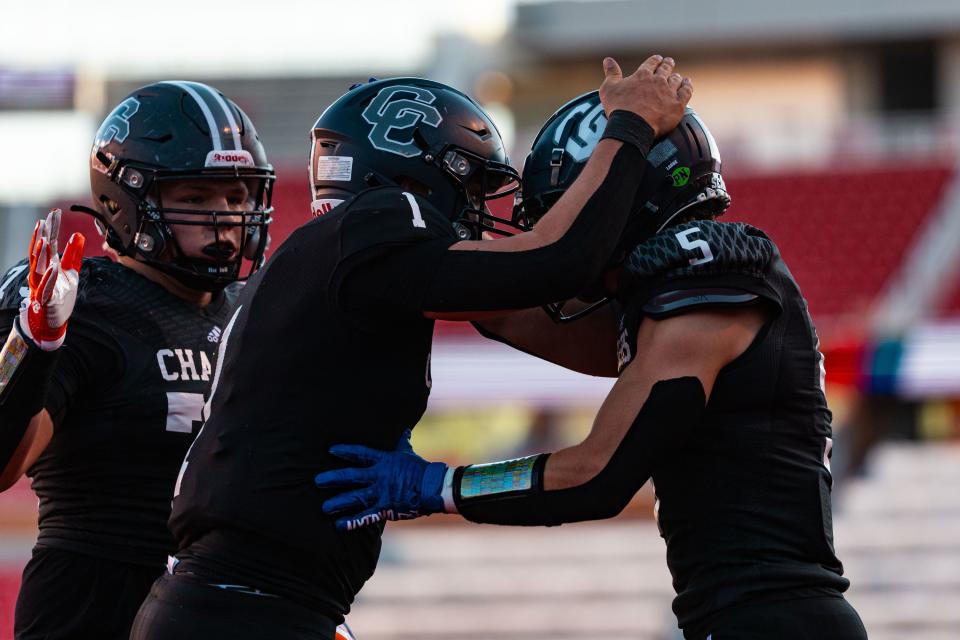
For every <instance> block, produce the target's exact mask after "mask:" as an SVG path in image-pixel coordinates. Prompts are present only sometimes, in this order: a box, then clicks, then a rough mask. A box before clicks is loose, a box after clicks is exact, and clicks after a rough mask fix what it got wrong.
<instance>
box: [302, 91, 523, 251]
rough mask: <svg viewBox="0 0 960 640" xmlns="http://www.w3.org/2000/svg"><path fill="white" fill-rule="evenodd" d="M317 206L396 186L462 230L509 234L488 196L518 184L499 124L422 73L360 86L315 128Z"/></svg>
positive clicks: (473, 235)
mask: <svg viewBox="0 0 960 640" xmlns="http://www.w3.org/2000/svg"><path fill="white" fill-rule="evenodd" d="M311 143H312V146H311V152H310V167H309V169H310V188H311V192H312V194H313V204H312V209H313V212H314V214H315V215H322V214H324V213H326V212H327V211H329V210H330V209H332V208H333V207H335V206H336V205H338V204H340V203H341V202H343V201H344V200H346V199H348V198H350V197H351V196H353V195H355V194H357V193H359V192H360V191H363V190H364V189H367V188H370V187H375V186H381V185H395V186H400V187H402V188H404V189H407V190H409V191H413V192H416V193H418V194H419V195H421V196H423V197H424V198H425V199H426V200H428V201H429V202H430V203H431V204H433V206H435V207H436V208H437V210H439V211H440V212H441V213H443V214H445V215H447V216H449V219H450V222H451V224H452V225H453V227H454V229H455V231H456V233H457V235H458V236H459V237H460V238H461V239H463V240H466V239H479V238H480V235H481V233H482V232H483V231H495V232H500V233H505V234H506V233H508V232H506V231H504V230H502V227H501V226H495V225H497V223H505V224H506V225H507V226H513V224H512V222H511V221H510V220H506V221H505V220H502V219H500V218H497V217H494V216H493V215H491V214H490V212H489V211H488V210H487V207H486V202H487V201H489V200H492V199H495V198H500V197H504V196H508V195H511V194H513V193H514V192H515V191H517V190H518V189H519V187H520V175H519V174H518V173H517V171H516V170H515V169H514V168H513V167H511V166H510V163H509V160H508V158H507V154H506V152H505V150H504V146H503V140H502V139H501V138H500V133H499V132H498V131H497V127H496V125H494V123H493V121H492V120H491V119H490V117H489V116H488V115H487V114H486V113H485V112H484V110H483V109H482V108H481V107H480V105H478V104H477V103H476V102H474V101H473V99H471V98H470V97H468V96H466V95H465V94H463V93H461V92H460V91H457V90H456V89H454V88H453V87H450V86H448V85H445V84H442V83H440V82H434V81H432V80H425V79H422V78H387V79H383V80H373V81H371V82H369V83H366V84H361V85H355V86H354V87H353V88H351V89H350V90H349V91H347V93H345V94H344V95H343V96H341V97H340V98H339V99H337V101H336V102H334V103H333V104H331V105H330V106H329V107H327V109H326V110H325V111H324V112H323V114H321V115H320V117H319V118H318V119H317V122H316V124H315V125H314V126H313V132H312V134H311Z"/></svg>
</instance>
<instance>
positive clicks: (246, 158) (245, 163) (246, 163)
mask: <svg viewBox="0 0 960 640" xmlns="http://www.w3.org/2000/svg"><path fill="white" fill-rule="evenodd" d="M203 166H205V167H254V166H256V163H255V162H254V161H253V156H252V155H251V154H250V152H249V151H244V150H242V149H241V150H240V151H216V150H214V151H211V152H210V153H208V154H207V160H206V162H205V163H204V165H203Z"/></svg>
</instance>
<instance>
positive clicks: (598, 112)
mask: <svg viewBox="0 0 960 640" xmlns="http://www.w3.org/2000/svg"><path fill="white" fill-rule="evenodd" d="M585 111H586V115H584V116H583V117H582V118H581V119H580V123H579V125H578V126H577V130H576V132H572V133H571V134H570V137H569V138H567V144H566V147H565V149H564V151H566V152H567V153H569V154H570V157H571V158H573V160H574V161H575V162H583V161H584V160H586V159H587V158H589V157H590V154H591V153H593V149H594V147H596V146H597V143H598V142H600V136H601V135H603V130H604V129H605V128H606V126H607V116H606V115H605V114H604V113H603V105H602V104H597V105H596V106H594V107H593V108H592V109H591V108H590V105H589V104H581V105H579V106H578V107H577V108H576V109H574V110H573V111H571V112H570V113H568V114H567V116H566V117H565V118H564V119H563V120H562V121H561V122H560V124H559V125H558V126H557V133H556V135H555V136H554V139H553V142H554V144H560V136H561V135H563V132H564V130H566V128H567V123H568V122H569V121H570V119H571V118H573V117H574V116H576V115H579V114H581V113H584V112H585Z"/></svg>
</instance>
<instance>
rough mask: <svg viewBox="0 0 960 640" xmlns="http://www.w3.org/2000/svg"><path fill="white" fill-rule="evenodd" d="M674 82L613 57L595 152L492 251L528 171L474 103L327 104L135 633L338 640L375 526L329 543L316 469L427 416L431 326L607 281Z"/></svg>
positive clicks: (676, 100)
mask: <svg viewBox="0 0 960 640" xmlns="http://www.w3.org/2000/svg"><path fill="white" fill-rule="evenodd" d="M673 68H674V62H673V60H672V59H670V58H662V57H660V56H652V57H651V58H649V59H648V60H646V61H645V62H644V63H643V65H641V66H640V68H639V69H638V70H637V71H636V72H635V73H634V74H632V75H630V76H627V77H623V76H622V74H621V73H620V69H619V67H618V65H617V64H616V62H615V61H613V60H612V59H609V58H608V59H606V60H605V61H604V69H605V72H606V76H607V77H606V79H605V81H604V84H603V86H602V87H601V90H600V95H601V97H602V99H603V104H604V107H605V108H606V109H607V111H608V112H610V113H611V117H610V123H609V126H608V127H607V130H606V137H605V139H604V140H601V141H600V142H599V143H598V144H597V146H596V151H595V152H594V154H593V157H592V158H591V160H590V162H588V163H587V166H586V167H584V170H583V172H582V173H581V175H580V178H579V179H578V180H577V181H576V182H575V183H574V184H573V185H571V187H570V188H569V189H568V190H567V192H566V193H565V194H564V196H563V197H562V198H560V200H559V201H558V202H557V203H556V204H555V205H554V207H553V209H552V210H551V212H550V213H549V214H547V215H545V216H544V217H543V219H542V220H541V221H540V224H538V225H537V227H536V229H535V230H534V231H532V232H530V233H524V234H519V235H516V236H513V237H508V238H503V239H498V240H492V241H483V242H481V241H480V240H479V238H480V234H481V232H482V231H483V230H484V229H487V228H490V227H488V226H487V225H488V224H492V222H490V221H491V217H490V215H489V214H488V213H487V212H486V209H485V202H486V201H487V200H489V199H490V198H492V197H495V196H498V195H503V194H508V193H511V192H512V191H513V190H514V189H515V188H516V186H517V183H518V180H519V176H518V175H517V173H516V172H515V171H514V170H513V169H512V168H511V167H510V166H509V165H508V164H507V158H506V156H505V154H504V151H503V144H502V141H501V139H500V135H499V133H498V132H497V130H496V127H495V126H494V124H493V122H491V120H490V119H489V117H488V116H487V115H486V114H485V113H484V111H483V110H482V109H481V108H480V107H479V106H478V105H477V104H476V103H475V102H474V101H473V100H471V99H470V98H468V97H467V96H466V95H464V94H462V93H461V92H459V91H457V90H455V89H453V88H451V87H449V86H447V85H444V84H441V83H438V82H433V81H429V80H423V79H418V78H393V79H388V80H381V81H376V82H372V83H369V84H366V85H362V86H360V87H357V88H354V89H352V90H350V91H348V92H347V93H346V94H345V95H344V96H342V97H341V98H339V99H338V100H337V101H336V102H334V103H333V104H332V105H331V106H330V107H329V108H327V110H326V111H325V112H324V113H323V114H322V115H321V116H320V118H319V120H318V121H317V123H316V125H315V127H314V131H313V152H312V155H311V165H310V173H311V180H312V186H313V190H314V198H315V201H314V210H315V211H316V212H318V213H319V214H321V215H319V217H318V218H316V219H315V220H312V221H311V222H309V223H307V224H305V225H303V226H302V227H300V228H299V229H297V230H296V231H295V232H294V233H293V234H292V235H291V236H290V237H289V238H288V239H287V241H286V242H285V243H284V245H283V246H282V247H280V249H279V250H278V251H277V252H276V253H275V254H274V255H273V257H272V258H271V260H270V262H269V264H268V265H267V266H266V267H265V268H264V269H262V270H261V271H260V272H258V273H257V274H256V275H255V276H254V277H253V278H252V279H251V281H250V284H249V285H248V286H247V287H246V288H245V290H244V291H243V293H242V294H241V296H240V299H239V301H238V308H237V311H236V312H235V314H234V316H233V317H232V318H231V320H230V322H229V323H228V325H227V328H226V330H225V332H224V342H223V343H222V345H221V354H222V355H221V357H220V358H219V359H218V363H217V366H218V374H217V376H216V381H215V383H214V391H213V392H212V397H211V402H210V403H209V404H208V407H209V409H210V411H209V413H206V410H205V415H206V416H207V419H206V422H205V423H204V426H203V429H202V431H201V433H200V434H199V436H198V437H197V440H196V441H195V442H194V444H193V446H192V447H191V449H190V451H189V453H188V454H187V457H186V459H185V461H184V465H183V469H182V471H181V475H180V478H179V480H178V482H177V488H176V497H175V498H174V502H173V513H172V515H171V519H170V524H171V528H172V530H173V532H174V535H175V536H176V538H177V541H178V544H179V551H178V553H177V556H176V558H175V560H174V561H172V562H171V567H170V572H169V575H166V576H163V577H162V578H161V579H160V580H158V582H157V584H156V585H155V586H154V588H153V589H152V590H151V594H150V596H149V598H148V599H147V601H146V602H145V603H144V605H143V607H142V608H141V609H140V613H139V614H138V616H137V620H136V622H135V623H134V628H133V633H132V635H131V637H132V638H134V639H136V640H147V639H150V640H156V639H161V638H163V639H166V638H170V639H177V640H185V639H187V638H208V637H230V638H264V637H269V638H273V639H284V638H324V639H328V638H332V637H333V629H334V625H335V624H336V623H337V622H339V621H340V620H341V619H342V617H343V615H344V614H345V613H346V612H347V611H348V610H349V608H350V604H351V602H352V601H353V598H354V596H355V595H356V593H357V592H358V591H359V590H360V588H361V587H362V586H363V584H364V582H365V581H366V580H367V579H368V578H369V577H370V576H371V574H372V573H373V571H374V568H375V567H376V562H377V557H378V555H379V551H380V535H381V532H382V529H383V527H382V524H378V525H377V526H372V527H368V528H365V529H363V530H361V531H358V532H340V531H338V530H337V529H336V527H335V524H334V520H333V518H330V517H328V516H326V515H324V513H323V511H322V510H321V504H322V502H323V499H324V498H325V497H326V496H324V495H323V494H322V493H321V492H318V491H317V490H316V488H315V487H314V485H313V476H314V475H315V473H316V470H317V467H318V466H319V467H320V468H321V469H323V468H334V467H335V466H338V465H339V464H340V462H339V461H338V460H337V459H336V458H334V457H333V456H331V455H330V454H329V453H328V449H329V447H330V446H331V445H333V444H335V443H336V442H342V441H344V440H350V441H355V442H362V443H364V444H367V445H370V446H374V447H379V448H388V447H390V446H392V445H393V443H394V442H396V440H397V438H398V437H399V436H400V434H402V433H403V432H404V431H405V430H407V429H410V428H412V427H413V426H414V425H415V424H416V422H417V421H418V420H419V419H420V417H421V415H422V414H423V412H424V410H425V408H426V404H427V396H428V394H429V391H430V385H431V379H430V348H431V339H432V333H433V322H434V318H438V317H439V318H455V319H476V318H481V317H484V316H485V315H487V314H489V313H491V312H493V313H496V312H500V311H501V310H504V309H520V308H527V307H530V306H533V305H538V304H543V303H546V302H549V301H550V300H555V299H558V298H565V297H570V296H572V295H575V294H576V292H577V291H580V290H581V289H583V287H584V286H586V284H587V283H588V282H590V281H591V280H593V279H595V278H596V277H597V276H598V275H599V274H600V272H601V270H602V268H603V266H604V265H605V264H606V263H607V261H608V260H609V258H610V256H611V254H612V253H613V252H614V249H615V246H616V244H617V242H618V241H619V239H620V236H621V233H622V230H623V226H624V224H625V222H626V219H627V214H628V212H629V210H630V209H631V207H632V204H633V198H634V194H635V193H636V190H637V187H638V186H639V183H640V176H641V175H642V172H643V166H644V164H645V162H644V157H645V155H646V153H647V151H648V150H649V148H650V145H651V143H652V142H653V140H654V138H655V137H656V135H657V134H658V133H659V132H662V131H669V130H670V129H672V128H673V127H674V126H675V125H676V123H677V122H678V121H679V120H680V117H681V116H682V114H683V107H684V105H685V104H686V102H687V101H688V100H689V98H690V95H691V92H692V89H691V86H690V83H689V81H688V80H685V79H683V78H682V77H681V76H680V75H679V74H676V73H674V72H673ZM518 273H524V274H526V277H525V278H524V279H523V280H522V281H518V279H517V278H516V277H515V276H516V274H518ZM221 367H222V368H221Z"/></svg>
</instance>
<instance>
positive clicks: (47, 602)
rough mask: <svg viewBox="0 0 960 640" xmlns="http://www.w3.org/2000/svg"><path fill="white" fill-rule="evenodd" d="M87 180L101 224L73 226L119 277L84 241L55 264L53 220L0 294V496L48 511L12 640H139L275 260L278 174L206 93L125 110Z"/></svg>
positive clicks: (238, 121) (106, 135) (232, 113)
mask: <svg viewBox="0 0 960 640" xmlns="http://www.w3.org/2000/svg"><path fill="white" fill-rule="evenodd" d="M90 176H91V187H92V200H93V203H94V206H95V209H87V208H86V207H78V208H79V209H80V210H84V211H87V212H88V213H90V214H92V215H93V216H94V217H95V218H96V220H97V224H98V226H99V229H100V230H101V232H102V233H103V234H104V236H105V240H106V244H107V245H108V247H109V249H110V250H112V252H114V253H116V254H117V255H118V257H117V260H116V261H112V260H109V259H106V258H93V259H87V260H83V262H82V264H81V261H80V256H81V253H82V249H81V245H80V241H81V240H82V236H79V235H77V236H75V238H74V239H72V240H71V241H70V243H69V246H68V247H67V249H66V251H65V252H64V256H63V258H62V260H61V259H59V258H58V256H57V246H56V243H57V232H58V227H59V211H57V212H55V213H52V214H51V215H50V216H49V217H48V218H47V219H46V220H45V221H41V222H39V223H38V224H37V228H36V230H35V232H34V237H33V240H32V241H31V244H30V261H29V262H26V263H20V264H17V265H15V266H14V267H13V268H11V269H10V270H8V271H7V272H6V273H5V274H4V275H3V276H2V277H0V331H2V332H3V335H4V336H8V337H7V338H6V344H5V346H4V347H3V352H2V356H0V363H2V364H0V488H2V489H6V488H8V487H10V486H11V485H12V484H13V483H14V482H16V480H17V479H18V478H20V476H21V475H23V474H24V473H26V474H27V475H28V476H29V477H30V478H31V479H32V485H33V489H34V491H36V493H37V495H38V496H39V498H40V514H39V528H40V531H39V536H38V540H37V544H36V547H35V548H34V550H33V557H32V558H31V560H30V561H29V563H28V564H27V566H26V568H25V569H24V573H23V582H22V585H21V588H20V594H19V598H18V600H17V605H16V614H15V635H16V638H17V639H18V640H29V639H32V638H38V639H39V638H44V639H51V638H117V639H118V640H119V639H120V638H124V639H125V638H127V637H129V633H130V625H131V623H132V621H133V617H134V615H135V614H136V611H137V609H138V607H139V606H140V603H141V602H142V601H143V599H144V598H145V597H146V595H147V592H148V590H149V588H150V585H151V584H152V583H153V581H154V580H155V579H156V577H157V576H158V575H159V574H160V573H162V571H163V567H164V565H165V561H166V557H167V555H168V554H169V553H171V552H172V549H173V538H172V537H171V535H170V533H169V531H168V530H167V527H166V520H167V517H168V516H169V513H170V498H171V497H172V495H173V484H174V481H175V479H176V474H177V470H178V469H179V465H180V462H181V461H182V459H183V456H184V454H185V453H186V450H187V447H188V446H189V445H190V442H191V441H192V440H193V437H194V435H195V434H196V427H197V425H198V424H199V418H200V409H201V407H202V405H203V403H204V401H205V399H206V396H207V395H208V393H209V390H210V385H211V382H212V379H213V370H214V367H215V363H216V360H215V356H216V348H217V343H218V341H219V340H220V337H221V333H222V331H223V329H224V327H225V326H226V321H227V319H228V318H229V313H230V311H231V310H232V307H233V301H234V300H235V298H236V295H237V286H234V285H233V283H234V282H236V281H237V280H242V279H245V278H246V277H247V276H248V275H249V274H250V273H251V272H252V271H253V270H255V269H256V268H257V267H258V266H259V264H260V262H261V259H262V256H263V251H264V248H265V247H266V242H267V225H268V223H269V221H270V212H271V209H270V192H271V187H272V183H273V180H274V173H273V168H272V167H271V166H270V164H269V163H268V162H267V158H266V155H265V154H264V151H263V147H262V145H261V143H260V140H259V139H258V137H257V133H256V131H255V129H254V128H253V125H252V123H251V122H250V120H249V118H248V117H247V116H246V114H244V113H243V112H242V111H241V110H240V109H239V108H238V107H237V106H236V105H235V104H234V103H233V102H231V101H230V100H228V99H226V98H225V97H224V96H223V95H222V94H220V93H219V92H218V91H217V90H216V89H213V88H212V87H209V86H206V85H203V84H199V83H195V82H159V83H156V84H151V85H149V86H146V87H143V88H141V89H138V90H137V91H135V92H133V93H132V94H130V95H129V96H128V97H127V98H125V99H124V100H123V101H122V102H121V103H120V104H119V105H118V106H117V107H116V108H115V109H114V110H113V111H112V112H111V113H110V115H108V116H107V118H106V120H104V122H103V124H102V125H101V126H100V129H99V131H98V132H97V135H96V139H95V141H94V145H93V150H92V152H91V157H90ZM23 298H27V301H25V304H24V305H23V306H22V307H21V299H23ZM68 319H69V321H70V322H69V328H68V326H67V320H68Z"/></svg>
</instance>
